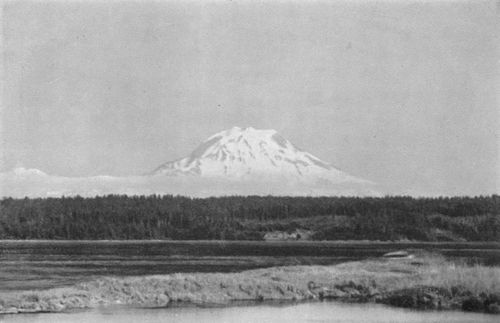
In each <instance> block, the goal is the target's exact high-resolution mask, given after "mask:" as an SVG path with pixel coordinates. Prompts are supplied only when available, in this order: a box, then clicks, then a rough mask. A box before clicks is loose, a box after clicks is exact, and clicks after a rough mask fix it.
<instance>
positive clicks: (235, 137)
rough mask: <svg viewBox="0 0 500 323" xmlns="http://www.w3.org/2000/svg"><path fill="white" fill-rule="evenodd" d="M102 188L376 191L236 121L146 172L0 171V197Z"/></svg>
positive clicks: (197, 193) (204, 192) (189, 192)
mask: <svg viewBox="0 0 500 323" xmlns="http://www.w3.org/2000/svg"><path fill="white" fill-rule="evenodd" d="M106 194H127V195H150V194H173V195H186V196H193V197H207V196H224V195H288V196H298V195H300V196H318V195H321V196H328V195H330V196H331V195H349V196H366V195H370V196H373V195H380V193H379V192H377V190H375V185H374V183H372V182H369V181H365V180H362V179H359V178H356V177H353V176H351V175H349V174H347V173H345V172H342V171H341V170H339V169H337V168H335V167H333V166H332V165H330V164H328V163H326V162H324V161H322V160H320V159H319V158H317V157H315V156H313V155H311V154H310V153H308V152H305V151H302V150H300V149H298V148H297V147H296V146H294V145H293V144H292V143H291V142H289V141H288V140H286V139H285V138H283V137H281V136H280V135H279V134H278V133H277V132H276V131H274V130H257V129H254V128H245V129H241V128H238V127H234V128H232V129H229V130H226V131H222V132H219V133H217V134H215V135H213V136H211V137H210V138H208V139H207V140H206V141H205V142H203V143H202V144H201V145H200V146H199V147H198V148H197V149H195V150H194V151H193V152H192V153H191V154H190V155H189V156H187V157H185V158H182V159H179V160H176V161H172V162H168V163H165V164H163V165H161V166H160V167H158V168H157V169H156V170H155V171H154V172H152V173H151V174H149V175H147V176H125V177H114V176H105V175H100V176H91V177H64V176H55V175H48V174H46V173H44V172H42V171H40V170H37V169H26V168H16V169H14V170H12V171H9V172H5V173H0V197H2V196H11V197H24V196H30V197H47V196H62V195H65V196H74V195H81V196H96V195H106Z"/></svg>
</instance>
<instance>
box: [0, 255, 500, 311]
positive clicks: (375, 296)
mask: <svg viewBox="0 0 500 323" xmlns="http://www.w3.org/2000/svg"><path fill="white" fill-rule="evenodd" d="M322 300H334V301H340V302H356V303H381V304H386V305H390V306H396V307H405V308H413V309H424V310H464V311H470V312H483V313H494V314H498V313H500V268H499V267H486V266H481V265H475V266H469V265H466V264H460V263H455V262H451V261H448V260H445V259H444V258H443V257H442V256H439V255H430V254H428V253H422V254H420V255H416V256H415V257H414V258H411V259H406V258H405V259H390V258H373V259H368V260H363V261H353V262H346V263H341V264H338V265H333V266H289V267H272V268H264V269H254V270H247V271H243V272H239V273H191V274H187V273H177V274H169V275H155V276H136V277H123V278H121V277H103V278H99V279H96V280H93V281H89V282H83V283H79V284H76V285H74V286H70V287H61V288H54V289H49V290H40V291H25V292H3V293H0V314H16V313H36V312H67V311H72V310H78V309H91V308H99V307H113V306H119V307H122V306H126V307H138V308H157V307H160V308H161V307H169V306H186V305H190V306H230V305H235V304H237V303H242V302H244V303H245V302H246V303H262V302H264V303H267V302H286V303H288V302H301V301H322Z"/></svg>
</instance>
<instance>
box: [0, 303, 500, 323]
mask: <svg viewBox="0 0 500 323" xmlns="http://www.w3.org/2000/svg"><path fill="white" fill-rule="evenodd" d="M0 322H5V323H49V322H50V323H65V322H72V323H80V322H82V323H83V322H92V323H104V322H109V323H132V322H134V323H135V322H147V323H156V322H169V323H198V322H208V323H210V322H213V323H226V322H227V323H233V322H239V323H253V322H256V323H267V322H270V323H271V322H272V323H281V322H283V323H285V322H286V323H288V322H315V323H326V322H329V323H330V322H331V323H336V322H339V323H340V322H342V323H367V322H370V323H391V322H404V323H424V322H425V323H431V322H432V323H434V322H435V323H452V322H453V323H470V322H475V323H497V322H498V316H496V315H488V314H475V313H462V312H422V311H410V310H403V309H398V308H390V307H387V306H383V305H374V304H344V303H333V302H323V303H301V304H296V305H281V306H272V305H258V306H246V307H225V308H192V307H191V308H164V309H114V310H109V309H108V310H93V311H84V312H77V313H57V314H22V315H5V316H3V317H2V316H0Z"/></svg>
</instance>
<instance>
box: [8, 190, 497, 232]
mask: <svg viewBox="0 0 500 323" xmlns="http://www.w3.org/2000/svg"><path fill="white" fill-rule="evenodd" d="M297 230H305V231H307V232H310V239H312V240H380V241H401V240H411V241H500V196H498V195H492V196H478V197H438V198H412V197H406V196H387V197H381V198H374V197H373V198H372V197H363V198H361V197H274V196H247V197H243V196H228V197H213V198H189V197H183V196H172V195H165V196H159V195H151V196H125V195H108V196H101V197H92V198H83V197H79V196H76V197H60V198H24V199H14V198H3V199H1V200H0V239H69V240H76V239H90V240H94V239H171V240H213V239H216V240H263V239H264V238H265V235H266V234H267V233H270V232H288V233H291V232H294V231H297Z"/></svg>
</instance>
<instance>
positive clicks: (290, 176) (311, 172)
mask: <svg viewBox="0 0 500 323" xmlns="http://www.w3.org/2000/svg"><path fill="white" fill-rule="evenodd" d="M153 175H167V176H184V175H191V176H201V177H212V178H213V177H220V178H233V179H234V178H238V179H266V180H268V179H273V178H274V179H276V178H281V179H282V180H283V179H284V180H299V181H310V180H313V181H317V180H322V181H324V180H328V181H333V182H346V181H353V180H357V179H356V178H354V177H352V176H350V175H348V174H346V173H344V172H342V171H340V170H339V169H337V168H335V167H333V166H331V165H330V164H329V163H327V162H324V161H322V160H320V159H319V158H317V157H315V156H313V155H312V154H310V153H308V152H305V151H302V150H300V149H298V148H297V147H296V146H294V145H293V144H292V143H291V142H290V141H288V140H287V139H285V138H284V137H282V136H281V135H280V134H279V133H278V132H277V131H276V130H273V129H266V130H263V129H255V128H253V127H246V128H241V127H233V128H231V129H227V130H224V131H221V132H218V133H216V134H214V135H212V136H210V137H209V138H208V139H207V140H205V141H204V142H203V143H202V144H200V145H199V146H198V147H197V148H196V149H195V150H194V151H193V152H192V153H191V154H190V155H189V156H187V157H185V158H182V159H179V160H175V161H170V162H167V163H165V164H163V165H161V166H159V167H158V168H157V169H156V170H155V171H153Z"/></svg>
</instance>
